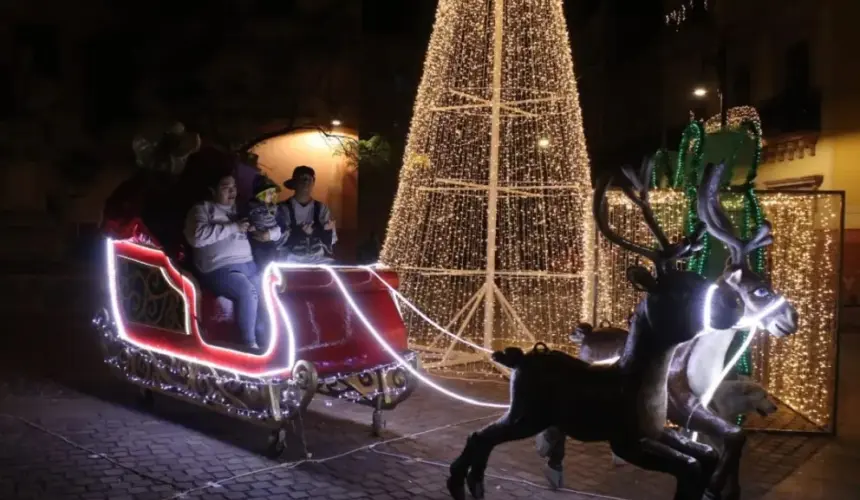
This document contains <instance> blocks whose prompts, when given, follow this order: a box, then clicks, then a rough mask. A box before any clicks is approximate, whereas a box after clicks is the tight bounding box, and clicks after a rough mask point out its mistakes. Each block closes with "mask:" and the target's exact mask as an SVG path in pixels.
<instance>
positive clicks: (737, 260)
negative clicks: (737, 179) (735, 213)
mask: <svg viewBox="0 0 860 500" xmlns="http://www.w3.org/2000/svg"><path fill="white" fill-rule="evenodd" d="M724 168H725V165H724V164H719V165H714V164H708V166H707V167H706V169H705V175H704V178H703V180H702V186H701V187H700V188H699V196H698V200H697V201H698V212H699V219H700V220H702V221H703V222H704V223H705V226H706V227H707V230H708V233H710V234H711V235H712V236H713V237H714V238H716V239H718V240H720V241H722V242H723V243H724V244H725V245H726V247H728V249H729V253H730V255H731V257H730V260H729V263H728V266H727V267H726V270H725V271H724V272H723V275H722V276H721V277H720V280H719V284H720V286H721V288H722V287H728V288H729V289H730V290H731V291H732V292H734V293H735V294H736V296H737V297H738V298H739V299H740V302H741V303H742V304H743V308H744V317H745V318H753V317H755V318H757V319H758V322H757V323H758V324H760V325H764V328H765V329H766V330H767V331H768V332H769V333H770V334H771V335H773V336H775V337H782V336H786V335H791V334H793V333H795V332H796V331H797V311H796V310H795V309H794V307H793V306H792V305H791V304H790V303H789V302H788V301H786V300H784V298H783V297H782V296H781V295H779V294H777V293H776V292H774V290H773V288H771V286H770V284H768V283H767V281H765V279H764V278H763V277H761V276H759V275H758V274H756V273H755V272H753V270H752V269H751V268H750V266H749V263H748V261H747V257H748V256H749V255H750V253H752V252H753V251H754V250H756V249H758V248H761V247H765V246H767V245H770V244H771V243H773V237H772V236H771V226H770V223H769V222H765V223H764V224H762V226H761V228H760V229H759V230H758V231H757V232H756V234H755V235H754V236H753V237H752V238H751V239H750V240H748V241H744V240H742V239H740V238H738V237H737V236H736V235H735V232H734V228H733V227H732V223H731V221H730V220H729V218H728V216H727V215H726V214H725V212H724V211H723V207H722V204H721V203H720V180H721V179H722V175H723V170H724Z"/></svg>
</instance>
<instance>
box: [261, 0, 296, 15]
mask: <svg viewBox="0 0 860 500" xmlns="http://www.w3.org/2000/svg"><path fill="white" fill-rule="evenodd" d="M256 13H257V15H259V16H262V17H267V18H271V19H287V18H290V17H293V16H294V15H295V13H296V1H295V0H257V8H256Z"/></svg>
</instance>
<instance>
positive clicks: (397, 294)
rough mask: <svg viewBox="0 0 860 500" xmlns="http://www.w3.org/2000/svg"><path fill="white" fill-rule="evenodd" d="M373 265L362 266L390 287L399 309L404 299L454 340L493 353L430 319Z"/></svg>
mask: <svg viewBox="0 0 860 500" xmlns="http://www.w3.org/2000/svg"><path fill="white" fill-rule="evenodd" d="M373 267H374V266H362V269H366V270H367V271H368V272H369V273H371V274H373V275H374V276H376V279H378V280H379V281H381V282H382V284H384V285H385V286H386V287H387V288H388V291H390V292H391V294H392V295H393V296H394V299H395V301H394V304H395V305H396V306H397V309H398V310H400V305H399V304H400V301H402V302H403V303H404V304H406V306H407V307H409V309H412V311H414V312H415V314H417V315H418V316H419V317H421V319H423V320H424V321H426V322H427V323H429V324H430V325H431V326H432V327H433V328H435V329H437V330H439V331H440V332H442V333H444V334H445V335H447V336H449V337H451V338H452V339H454V340H456V341H458V342H462V343H463V344H466V345H467V346H469V347H471V348H473V349H476V350H478V351H482V352H486V353H490V354H492V352H493V351H492V350H491V349H487V348H486V347H484V346H480V345H478V344H474V343H472V342H469V341H468V340H466V339H464V338H462V337H460V336H459V335H457V334H455V333H451V332H449V331H448V330H446V329H445V327H443V326H442V325H440V324H439V323H436V322H435V321H433V320H432V319H430V318H429V317H428V316H427V315H426V314H424V313H423V312H421V310H420V309H418V308H417V307H416V306H415V304H413V303H412V302H410V301H409V300H408V299H407V298H406V297H404V296H403V294H401V293H400V292H398V291H397V289H396V288H394V287H393V286H391V285H389V284H388V282H387V281H385V280H384V279H382V276H380V275H378V274H376V271H374V270H373ZM401 316H402V313H401Z"/></svg>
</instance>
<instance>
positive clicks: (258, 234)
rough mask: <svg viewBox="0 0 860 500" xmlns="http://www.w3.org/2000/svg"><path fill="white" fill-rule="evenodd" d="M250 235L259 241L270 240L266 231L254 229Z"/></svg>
mask: <svg viewBox="0 0 860 500" xmlns="http://www.w3.org/2000/svg"><path fill="white" fill-rule="evenodd" d="M251 237H252V238H254V239H255V240H257V241H261V242H266V241H272V238H271V236H270V235H269V232H268V231H254V232H253V233H251Z"/></svg>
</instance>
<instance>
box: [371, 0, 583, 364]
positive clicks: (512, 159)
mask: <svg viewBox="0 0 860 500" xmlns="http://www.w3.org/2000/svg"><path fill="white" fill-rule="evenodd" d="M497 18H500V19H502V22H501V23H496V19H497ZM497 28H498V29H497ZM497 40H498V41H499V43H498V44H497V43H496V41H497ZM497 49H498V50H497ZM589 172H590V169H589V162H588V156H587V151H586V143H585V136H584V133H583V125H582V116H581V112H580V107H579V96H578V93H577V87H576V81H575V77H574V70H573V62H572V58H571V52H570V46H569V37H568V32H567V28H566V26H565V21H564V15H563V10H562V1H561V0H504V1H502V0H440V2H439V5H438V8H437V11H436V20H435V24H434V28H433V33H432V36H431V39H430V44H429V48H428V51H427V56H426V60H425V64H424V74H423V77H422V81H421V84H420V87H419V89H418V94H417V98H416V102H415V108H414V115H413V119H412V124H411V128H410V133H409V138H408V141H407V147H406V151H405V154H404V157H403V168H402V170H401V174H400V184H399V189H398V193H397V196H396V198H395V201H394V205H393V209H392V215H391V219H390V221H389V225H388V231H387V237H386V241H385V245H384V247H383V250H382V259H381V260H382V262H384V263H385V264H386V265H388V266H390V267H391V268H393V269H395V270H396V271H397V272H398V274H399V276H400V278H401V287H400V291H401V292H402V293H403V295H404V296H405V297H407V298H408V299H409V300H410V301H411V302H412V303H414V304H415V305H416V306H417V308H418V309H420V310H421V311H423V313H424V314H425V315H426V316H427V317H430V318H434V319H435V320H437V321H438V322H439V323H438V325H439V326H443V327H444V328H443V329H445V330H450V331H451V332H453V333H454V335H455V336H459V337H461V338H464V339H466V340H467V341H468V342H469V344H472V345H481V346H482V347H483V348H484V350H476V349H474V348H473V347H468V346H467V345H466V344H463V343H461V342H457V341H456V340H454V339H451V338H450V336H447V335H445V334H443V333H441V332H440V331H439V329H438V328H435V327H433V326H432V325H431V324H429V323H428V322H426V321H424V318H422V317H421V316H420V315H418V314H416V313H415V311H414V310H411V309H410V310H404V318H405V321H406V323H407V326H408V328H409V332H410V347H412V348H413V349H415V350H418V351H419V352H421V354H422V361H423V365H424V366H425V367H427V368H430V369H440V370H446V371H448V372H449V374H452V373H457V374H466V373H475V372H482V373H488V372H493V371H494V369H493V365H492V364H490V363H489V362H488V356H487V353H486V352H485V351H490V350H493V349H497V348H500V347H502V346H508V345H516V346H520V347H531V346H532V345H533V344H534V343H535V342H536V341H540V342H544V343H546V344H547V345H549V346H551V347H560V348H568V344H569V343H568V341H567V335H568V333H569V329H570V326H571V322H572V320H571V317H572V315H573V317H576V318H577V319H579V320H582V319H586V318H590V317H591V316H592V304H593V298H592V290H593V282H592V281H593V280H592V277H593V267H594V263H593V255H594V250H593V246H592V245H593V240H594V235H595V234H594V231H593V221H592V216H591V211H590V208H591V195H592V192H591V190H592V188H591V181H590V178H589ZM488 240H489V241H488ZM488 255H489V256H490V257H489V262H488ZM493 255H494V256H493ZM488 275H490V279H488ZM488 304H492V306H491V307H492V309H490V307H488ZM488 309H489V310H490V311H491V312H492V314H491V315H490V317H487V311H488Z"/></svg>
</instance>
